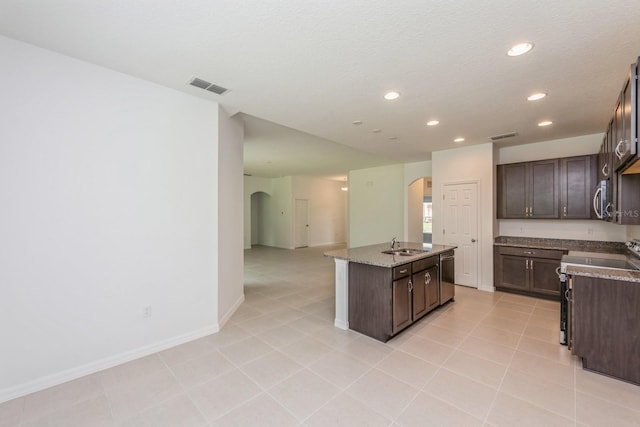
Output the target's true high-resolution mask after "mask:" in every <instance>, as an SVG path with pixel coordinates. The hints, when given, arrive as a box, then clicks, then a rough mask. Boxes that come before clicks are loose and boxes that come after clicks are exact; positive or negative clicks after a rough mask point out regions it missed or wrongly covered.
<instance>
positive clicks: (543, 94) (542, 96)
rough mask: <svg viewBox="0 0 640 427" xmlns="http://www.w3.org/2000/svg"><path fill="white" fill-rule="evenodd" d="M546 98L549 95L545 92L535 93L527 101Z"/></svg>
mask: <svg viewBox="0 0 640 427" xmlns="http://www.w3.org/2000/svg"><path fill="white" fill-rule="evenodd" d="M545 96H547V94H546V93H544V92H538V93H533V94H531V95H529V96H527V101H537V100H539V99H542V98H544V97H545Z"/></svg>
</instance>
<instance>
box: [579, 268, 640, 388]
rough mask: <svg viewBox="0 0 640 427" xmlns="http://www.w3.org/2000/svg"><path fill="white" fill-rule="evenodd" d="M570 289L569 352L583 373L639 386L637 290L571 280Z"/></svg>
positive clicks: (623, 284)
mask: <svg viewBox="0 0 640 427" xmlns="http://www.w3.org/2000/svg"><path fill="white" fill-rule="evenodd" d="M569 283H570V287H571V288H572V289H571V302H570V313H571V321H570V325H571V333H570V337H571V342H570V343H569V344H570V346H571V350H572V352H573V354H575V355H576V356H579V357H581V358H582V367H583V368H584V369H587V370H590V371H595V372H599V373H601V374H604V375H608V376H611V377H615V378H619V379H622V380H625V381H629V382H632V383H634V384H638V385H640V334H638V307H639V306H640V286H639V284H638V283H635V282H627V281H623V280H613V279H603V278H598V277H584V276H575V277H570V278H569Z"/></svg>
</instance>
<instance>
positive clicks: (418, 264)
mask: <svg viewBox="0 0 640 427" xmlns="http://www.w3.org/2000/svg"><path fill="white" fill-rule="evenodd" d="M439 262H440V257H439V256H437V255H434V256H431V257H429V258H424V259H419V260H418V261H413V263H412V265H411V268H412V269H413V272H414V273H417V272H419V271H422V270H426V269H427V268H430V267H433V266H434V265H438V263H439Z"/></svg>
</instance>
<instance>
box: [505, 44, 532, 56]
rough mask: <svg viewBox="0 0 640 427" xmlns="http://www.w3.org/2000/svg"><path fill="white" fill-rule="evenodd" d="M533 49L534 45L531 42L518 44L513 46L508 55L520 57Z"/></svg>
mask: <svg viewBox="0 0 640 427" xmlns="http://www.w3.org/2000/svg"><path fill="white" fill-rule="evenodd" d="M531 49H533V43H529V42H525V43H518V44H517V45H515V46H513V47H512V48H511V49H509V50H508V51H507V55H509V56H520V55H524V54H525V53H527V52H529V51H530V50H531Z"/></svg>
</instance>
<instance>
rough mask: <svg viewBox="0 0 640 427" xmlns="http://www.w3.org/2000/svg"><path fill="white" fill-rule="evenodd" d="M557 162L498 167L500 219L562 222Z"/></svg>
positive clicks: (514, 164)
mask: <svg viewBox="0 0 640 427" xmlns="http://www.w3.org/2000/svg"><path fill="white" fill-rule="evenodd" d="M558 178H559V168H558V160H557V159H551V160H541V161H537V162H525V163H513V164H507V165H499V166H498V218H505V219H507V218H512V219H517V218H531V219H533V218H559V211H558V203H559V190H560V188H559V180H558Z"/></svg>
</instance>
